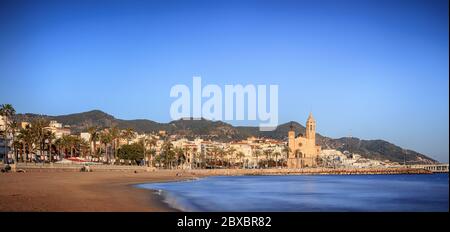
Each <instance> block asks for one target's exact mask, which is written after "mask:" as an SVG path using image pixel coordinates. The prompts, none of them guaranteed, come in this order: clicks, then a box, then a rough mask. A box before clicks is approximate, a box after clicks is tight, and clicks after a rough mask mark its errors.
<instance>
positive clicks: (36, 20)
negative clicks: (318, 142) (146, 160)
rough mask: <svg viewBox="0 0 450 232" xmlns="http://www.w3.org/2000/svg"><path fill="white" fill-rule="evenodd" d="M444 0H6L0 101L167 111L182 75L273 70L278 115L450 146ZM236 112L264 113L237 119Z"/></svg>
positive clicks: (437, 151) (228, 80)
mask: <svg viewBox="0 0 450 232" xmlns="http://www.w3.org/2000/svg"><path fill="white" fill-rule="evenodd" d="M448 17H449V14H448V1H446V0H442V1H441V0H431V1H426V0H423V1H414V0H408V1H369V0H358V1H348V0H339V1H338V0H319V1H133V0H132V1H106V0H105V1H21V0H18V1H1V2H0V51H1V52H0V78H1V79H0V80H1V85H0V86H1V87H0V102H1V103H6V102H7V103H11V104H13V105H14V106H15V108H16V110H17V111H18V112H21V113H22V112H33V113H42V114H50V115H59V114H68V113H75V112H82V111H87V110H91V109H100V110H103V111H105V112H107V113H110V114H112V115H114V116H115V117H117V118H123V119H135V118H147V119H152V120H155V121H160V122H168V121H170V115H169V108H170V105H171V103H172V102H173V100H174V99H173V98H170V97H169V92H170V88H171V87H172V86H173V85H175V84H187V85H191V82H192V76H193V75H200V76H202V79H203V83H204V84H218V85H225V84H244V85H245V84H277V85H279V117H280V119H279V121H280V123H283V122H287V121H290V120H295V121H299V122H301V123H304V121H306V118H307V116H308V113H309V111H313V114H314V116H315V118H316V120H317V130H318V132H319V133H321V134H324V135H327V136H330V137H342V136H348V135H349V134H351V135H352V136H356V137H360V138H363V139H385V140H388V141H390V142H393V143H395V144H397V145H400V146H402V147H405V148H409V149H413V150H416V151H419V152H422V153H425V154H427V155H430V156H431V157H433V158H436V159H439V160H440V161H444V162H448V157H449V142H448V140H449V130H448V128H449V114H448V112H449V108H448V107H449V89H448V85H449V83H448V81H449V71H448V70H449V67H448V62H449V54H448V51H449V47H448V44H449V38H448V34H449V31H448V28H449V25H448V22H449V21H448V19H449V18H448ZM231 123H232V124H234V125H243V124H252V125H253V124H255V123H252V122H231Z"/></svg>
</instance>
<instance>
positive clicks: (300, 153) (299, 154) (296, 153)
mask: <svg viewBox="0 0 450 232" xmlns="http://www.w3.org/2000/svg"><path fill="white" fill-rule="evenodd" d="M294 154H295V158H296V159H297V165H296V167H297V166H298V160H299V158H301V156H302V152H301V151H300V150H298V149H297V150H295V152H294ZM301 167H303V165H301Z"/></svg>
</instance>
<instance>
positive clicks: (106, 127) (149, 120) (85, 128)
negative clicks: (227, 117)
mask: <svg viewBox="0 0 450 232" xmlns="http://www.w3.org/2000/svg"><path fill="white" fill-rule="evenodd" d="M16 113H17V114H18V115H20V114H22V115H25V114H28V113H25V114H23V113H20V112H16ZM90 113H93V114H104V115H105V116H112V117H113V118H114V119H116V120H124V121H133V120H144V121H145V120H147V121H148V122H154V123H157V124H166V125H169V123H172V122H177V121H180V120H188V121H189V120H193V119H192V118H190V119H186V118H184V119H183V118H180V119H177V120H172V121H168V122H159V121H155V120H152V119H143V118H139V119H130V120H127V119H121V118H118V117H116V116H114V115H111V114H109V113H107V112H104V111H102V110H98V109H94V110H90V111H86V112H78V113H74V114H64V115H46V114H36V115H38V116H45V117H47V116H48V117H64V116H72V117H73V116H74V115H86V114H90ZM31 114H35V113H31ZM311 114H312V112H310V113H309V114H308V115H309V116H308V118H309V117H311ZM83 117H86V116H83ZM96 117H98V116H96ZM37 118H40V117H37ZM19 119H22V120H21V121H23V118H22V117H19ZM34 119H35V118H31V120H34ZM202 119H203V120H207V121H211V122H224V121H221V120H210V119H206V118H202ZM24 122H27V123H29V120H25V121H24ZM55 122H56V121H55ZM293 122H295V123H298V124H300V125H301V126H303V127H307V123H306V122H302V121H301V120H290V121H287V122H280V123H279V124H278V126H277V128H278V127H279V126H282V125H287V124H289V125H290V126H292V123H293ZM116 123H117V122H112V123H111V125H109V126H100V127H99V128H98V129H103V128H105V129H108V128H109V127H116V126H118V125H117V124H116ZM224 123H227V122H224ZM227 124H229V125H231V126H232V127H234V128H239V127H242V128H245V127H246V126H245V125H244V126H242V125H233V124H230V123H227ZM93 125H95V124H93ZM93 125H86V126H84V127H83V128H82V129H81V130H80V128H78V129H76V131H79V132H82V133H84V132H86V131H87V130H88V129H89V127H90V126H93ZM64 126H65V127H66V126H69V127H73V126H75V127H79V125H78V126H76V125H73V124H72V125H70V124H64ZM122 127H123V126H122ZM248 127H252V126H248ZM253 127H254V128H257V126H253ZM127 128H129V127H127ZM127 128H125V127H124V128H122V129H127ZM72 129H73V128H72ZM135 130H136V132H139V131H140V132H141V133H142V134H145V133H157V131H153V132H150V131H147V132H143V131H146V129H144V128H135ZM79 132H78V134H79ZM260 132H261V131H260ZM70 134H73V131H72V133H70ZM317 134H318V135H320V136H324V137H328V138H332V139H339V138H348V137H352V138H356V139H361V140H368V141H376V140H383V141H386V139H384V138H368V139H367V138H359V137H357V136H353V135H344V136H340V137H330V136H329V135H327V134H324V133H321V132H320V131H317ZM75 135H77V134H76V133H75ZM170 135H173V136H180V135H178V134H177V133H175V134H170ZM300 135H301V134H300ZM300 135H299V136H300ZM199 136H203V135H200V134H198V135H194V137H197V138H200V137H199ZM266 136H269V138H271V136H270V135H269V134H266V135H265V136H264V135H263V138H264V137H266ZM181 137H184V136H182V135H181ZM256 137H257V138H258V137H259V136H256ZM285 139H288V137H287V135H286V138H285ZM213 140H215V139H213ZM387 142H392V141H389V140H387ZM394 145H398V144H394ZM402 149H408V150H410V149H411V148H408V147H402ZM411 150H413V151H414V149H411ZM419 153H422V152H419ZM422 154H424V155H426V156H428V157H430V158H433V159H435V160H438V161H440V162H448V161H447V160H442V159H439V157H436V156H435V155H433V154H428V153H422Z"/></svg>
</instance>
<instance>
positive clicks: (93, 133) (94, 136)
mask: <svg viewBox="0 0 450 232" xmlns="http://www.w3.org/2000/svg"><path fill="white" fill-rule="evenodd" d="M88 132H89V134H90V138H89V142H90V143H91V144H92V147H93V151H94V153H93V154H92V149H91V156H96V155H97V145H96V143H97V140H98V139H99V132H98V127H96V126H91V127H89V128H88Z"/></svg>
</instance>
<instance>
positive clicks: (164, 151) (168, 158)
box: [159, 140, 176, 168]
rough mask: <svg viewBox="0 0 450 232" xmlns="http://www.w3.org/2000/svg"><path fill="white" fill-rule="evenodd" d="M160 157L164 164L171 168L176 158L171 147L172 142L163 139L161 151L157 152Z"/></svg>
mask: <svg viewBox="0 0 450 232" xmlns="http://www.w3.org/2000/svg"><path fill="white" fill-rule="evenodd" d="M159 155H160V159H161V160H162V161H163V162H164V166H165V167H166V168H167V167H170V168H172V166H173V162H174V161H175V160H176V155H175V151H174V149H173V144H172V143H171V142H170V141H168V140H167V141H165V142H164V144H163V145H162V147H161V152H160V153H159Z"/></svg>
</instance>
